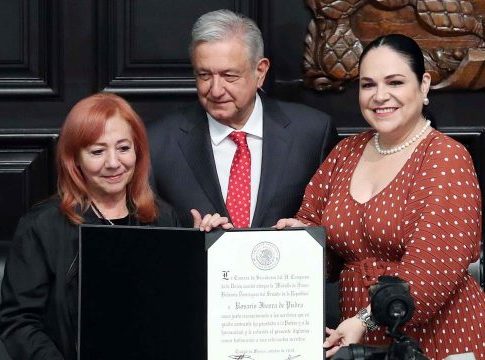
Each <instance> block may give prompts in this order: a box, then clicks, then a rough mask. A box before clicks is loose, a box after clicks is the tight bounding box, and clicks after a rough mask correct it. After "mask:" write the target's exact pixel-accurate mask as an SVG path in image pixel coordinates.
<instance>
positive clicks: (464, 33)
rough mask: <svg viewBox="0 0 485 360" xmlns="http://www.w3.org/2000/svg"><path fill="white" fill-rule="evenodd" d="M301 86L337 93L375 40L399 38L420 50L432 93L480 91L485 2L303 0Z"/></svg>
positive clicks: (484, 70) (484, 72) (484, 83)
mask: <svg viewBox="0 0 485 360" xmlns="http://www.w3.org/2000/svg"><path fill="white" fill-rule="evenodd" d="M306 3H307V5H308V6H309V7H310V8H311V10H312V12H313V19H312V21H311V22H310V24H309V27H308V34H307V36H306V39H305V45H306V48H305V54H304V81H305V84H306V85H307V86H308V87H311V88H314V89H316V90H327V89H337V90H342V89H343V88H344V85H345V83H346V82H348V81H350V80H354V79H356V78H357V77H358V61H359V57H360V54H361V53H362V50H363V47H364V46H365V44H367V43H368V42H370V41H371V40H373V39H374V38H376V37H378V36H380V35H384V34H389V33H402V34H405V35H408V36H411V37H413V38H414V39H415V40H416V41H417V42H418V43H419V45H420V46H421V48H422V49H423V53H424V57H425V62H426V69H427V71H428V72H430V74H431V77H432V88H434V89H480V88H485V33H484V21H483V19H482V17H485V1H484V0H306Z"/></svg>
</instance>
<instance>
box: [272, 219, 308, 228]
mask: <svg viewBox="0 0 485 360" xmlns="http://www.w3.org/2000/svg"><path fill="white" fill-rule="evenodd" d="M305 226H308V225H305V224H303V223H302V222H301V221H300V220H296V219H293V218H290V219H279V220H278V222H277V223H276V224H275V225H273V227H274V228H276V229H279V230H281V229H284V228H287V227H305Z"/></svg>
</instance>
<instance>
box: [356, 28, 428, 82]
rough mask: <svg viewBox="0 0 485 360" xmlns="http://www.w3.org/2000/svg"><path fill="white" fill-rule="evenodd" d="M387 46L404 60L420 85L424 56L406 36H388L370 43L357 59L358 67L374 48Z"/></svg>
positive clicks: (423, 69) (423, 70) (414, 42)
mask: <svg viewBox="0 0 485 360" xmlns="http://www.w3.org/2000/svg"><path fill="white" fill-rule="evenodd" d="M381 46H387V47H389V48H391V49H392V50H394V51H395V52H397V53H399V54H401V55H402V56H403V57H404V58H406V60H407V62H408V64H409V67H410V68H411V70H412V71H413V72H414V74H415V75H416V78H417V79H418V82H419V83H421V81H422V80H423V75H424V73H425V72H426V69H425V67H424V56H423V52H422V51H421V48H420V47H419V45H418V44H417V43H416V41H414V40H413V39H411V38H410V37H407V36H406V35H402V34H388V35H383V36H380V37H378V38H377V39H375V40H373V41H372V42H370V43H369V44H368V45H367V46H366V47H365V48H364V51H362V54H361V55H360V59H359V67H360V64H362V61H363V60H364V58H365V56H366V55H367V53H368V52H369V51H370V50H372V49H375V48H378V47H381Z"/></svg>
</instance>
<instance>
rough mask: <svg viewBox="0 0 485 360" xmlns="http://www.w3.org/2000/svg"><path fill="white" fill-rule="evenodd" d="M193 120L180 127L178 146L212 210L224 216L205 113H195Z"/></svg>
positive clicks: (224, 210)
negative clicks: (194, 120) (181, 134)
mask: <svg viewBox="0 0 485 360" xmlns="http://www.w3.org/2000/svg"><path fill="white" fill-rule="evenodd" d="M195 119H196V122H192V123H191V124H182V125H181V127H180V129H181V131H182V133H183V136H182V137H181V138H180V139H179V146H180V148H181V150H182V152H183V154H184V156H185V159H186V160H187V163H188V164H189V167H190V168H191V170H192V172H193V173H194V176H195V178H196V180H197V182H198V183H199V184H200V186H201V188H202V189H203V191H204V192H205V194H206V195H207V198H208V199H209V201H210V202H211V203H212V205H213V207H214V209H215V210H216V211H217V212H219V213H220V214H221V215H226V214H227V210H226V206H225V204H224V199H223V197H222V193H221V187H220V185H219V179H218V177H217V170H216V165H215V161H214V155H213V153H212V146H211V141H210V135H209V127H208V124H207V117H206V114H205V112H203V111H202V110H199V111H197V114H196V115H195Z"/></svg>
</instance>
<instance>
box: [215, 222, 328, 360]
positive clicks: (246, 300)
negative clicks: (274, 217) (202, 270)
mask: <svg viewBox="0 0 485 360" xmlns="http://www.w3.org/2000/svg"><path fill="white" fill-rule="evenodd" d="M323 269H324V267H323V248H322V246H321V245H320V244H319V243H318V242H317V241H316V240H315V239H314V238H313V237H312V236H311V235H310V234H309V233H308V232H307V231H305V230H289V231H242V232H226V233H224V234H223V235H222V236H221V237H220V238H219V239H218V240H217V241H216V242H215V243H214V244H213V245H212V246H211V247H210V248H209V250H208V290H207V292H208V295H207V296H208V299H207V300H208V309H207V310H208V311H207V335H208V359H209V360H219V359H221V360H222V359H246V360H251V359H252V360H291V359H298V360H306V359H309V360H316V359H323V356H324V355H323V347H322V344H323V341H324V315H323V314H324V303H323V299H324V270H323Z"/></svg>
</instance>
